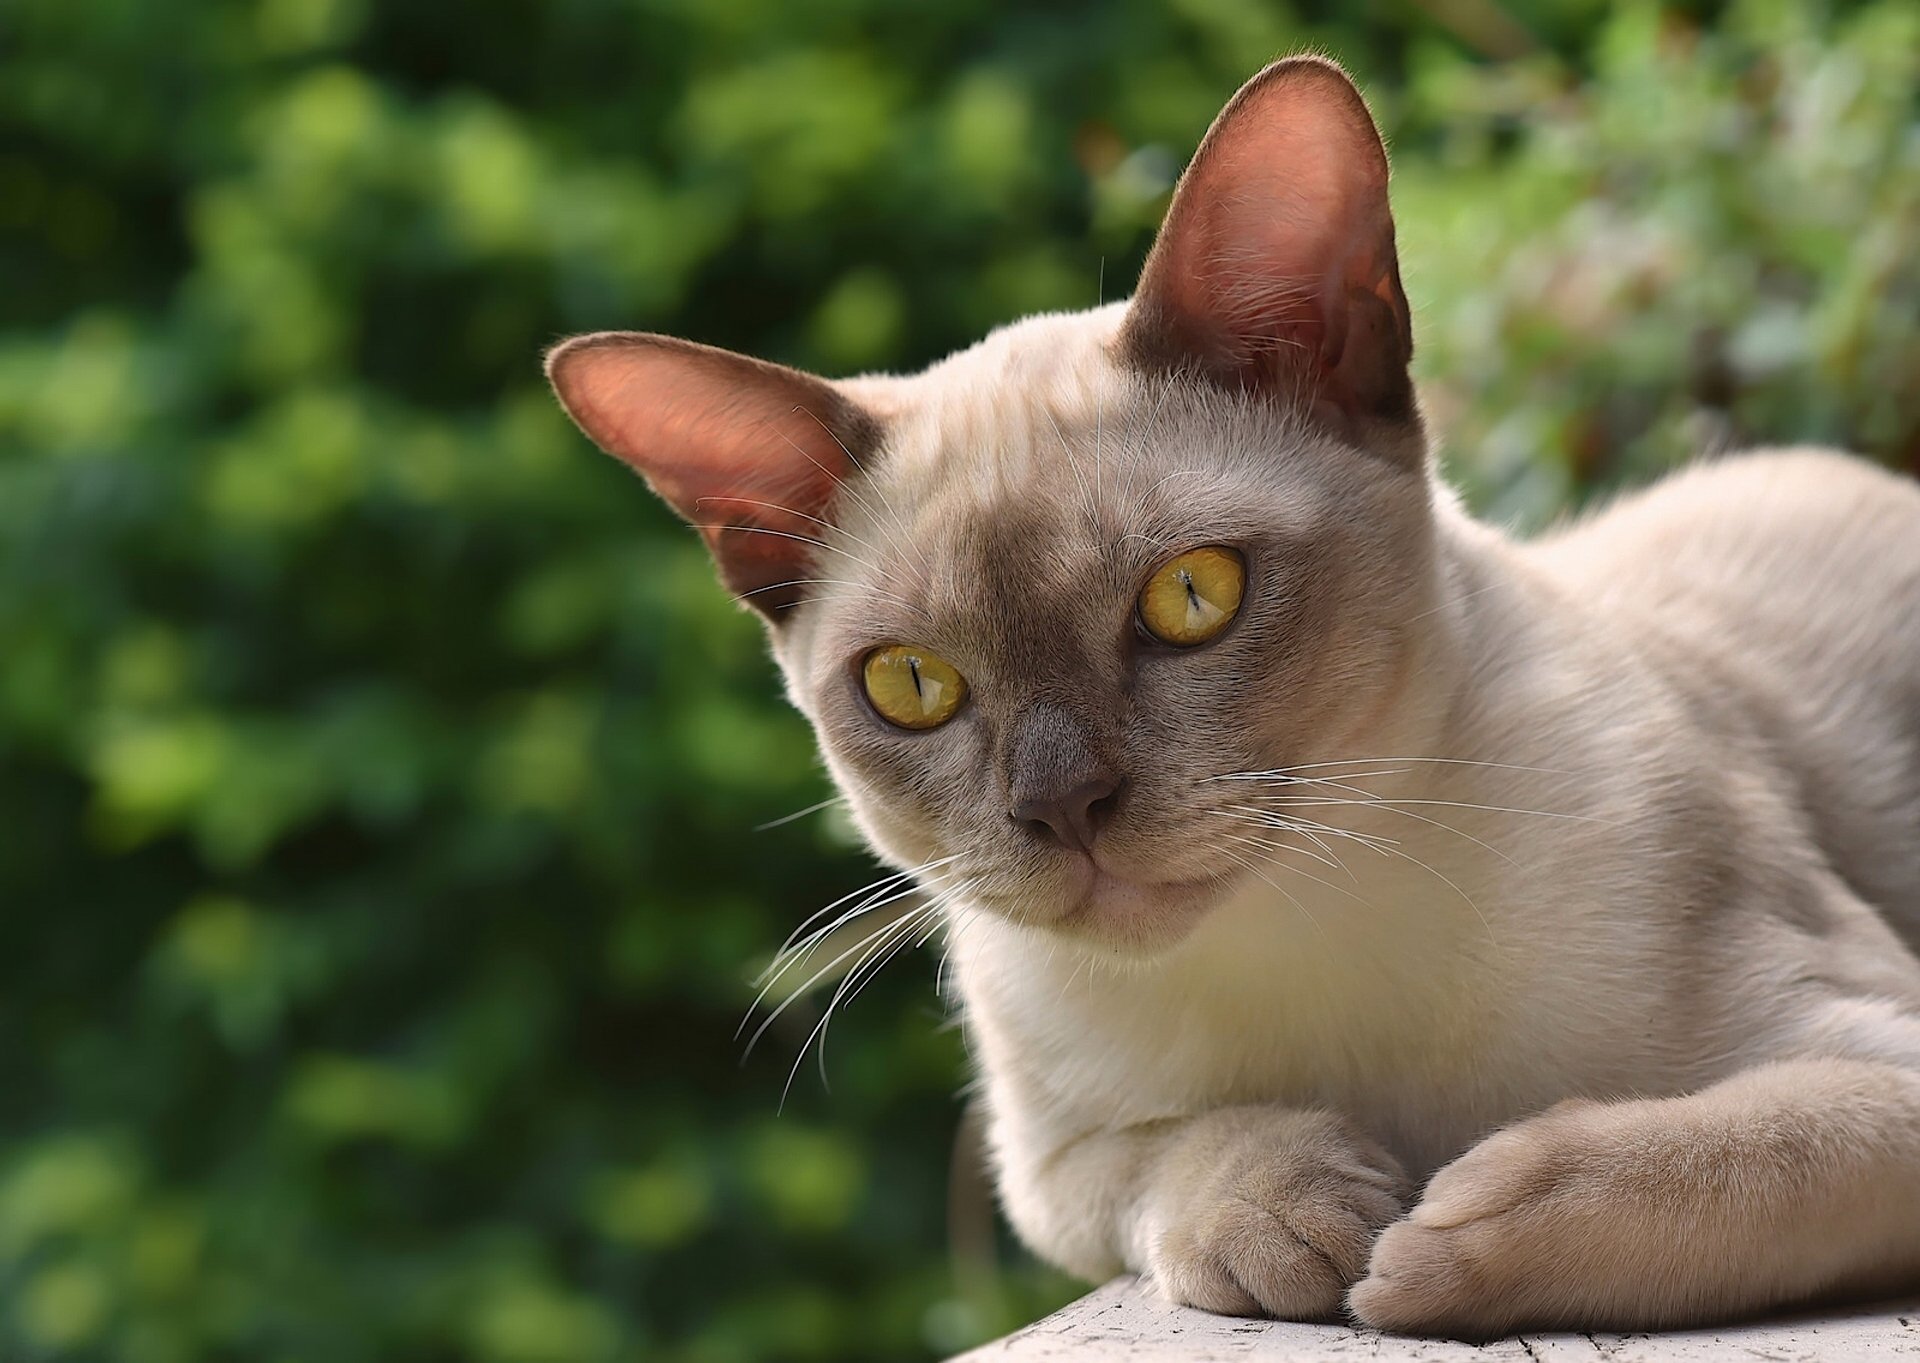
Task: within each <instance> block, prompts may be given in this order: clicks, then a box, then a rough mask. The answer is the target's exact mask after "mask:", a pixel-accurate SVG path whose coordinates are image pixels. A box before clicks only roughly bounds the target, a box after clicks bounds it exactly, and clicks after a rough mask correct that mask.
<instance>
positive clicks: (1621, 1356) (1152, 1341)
mask: <svg viewBox="0 0 1920 1363" xmlns="http://www.w3.org/2000/svg"><path fill="white" fill-rule="evenodd" d="M1363 1358H1364V1359H1383V1360H1406V1363H1469V1361H1470V1360H1493V1359H1499V1360H1511V1361H1512V1363H1575V1361H1576V1360H1598V1359H1605V1360H1613V1361H1614V1363H1683V1361H1684V1363H1708V1360H1718V1359H1767V1360H1775V1361H1776V1363H1802V1361H1803V1360H1804V1363H1868V1360H1873V1363H1879V1361H1880V1360H1886V1359H1920V1298H1915V1299H1910V1300H1905V1301H1901V1302H1896V1303H1892V1304H1889V1305H1881V1306H1867V1307H1858V1308H1841V1309H1838V1310H1833V1311H1826V1312H1820V1313H1815V1314H1805V1315H1795V1316H1781V1317H1777V1318H1775V1319H1772V1320H1764V1321H1758V1322H1756V1323H1754V1324H1750V1325H1735V1326H1726V1327H1722V1328H1720V1329H1712V1330H1676V1331H1672V1332H1669V1333H1665V1334H1652V1335H1644V1334H1629V1335H1611V1334H1592V1335H1585V1334H1537V1335H1521V1336H1519V1337H1517V1338H1513V1339H1500V1340H1495V1341H1494V1342H1493V1343H1491V1344H1486V1345H1473V1344H1458V1343H1454V1342H1452V1341H1449V1340H1425V1339H1402V1338H1398V1337H1395V1336H1393V1335H1383V1334H1380V1333H1379V1332H1378V1331H1375V1330H1353V1329H1348V1328H1347V1327H1346V1326H1343V1325H1299V1324H1295V1323H1293V1322H1290V1321H1273V1320H1237V1319H1234V1318H1232V1317H1229V1316H1213V1315H1208V1314H1207V1313H1206V1312H1204V1311H1195V1310H1192V1309H1190V1308H1188V1307H1182V1306H1172V1305H1169V1304H1168V1303H1167V1302H1165V1301H1164V1300H1162V1299H1161V1298H1159V1297H1158V1296H1157V1295H1155V1294H1154V1293H1152V1292H1150V1291H1147V1290H1144V1289H1142V1288H1141V1287H1140V1286H1139V1284H1138V1283H1137V1282H1136V1281H1135V1280H1134V1279H1133V1278H1116V1279H1114V1280H1113V1281H1112V1282H1110V1283H1108V1284H1107V1285H1106V1286H1105V1287H1102V1288H1099V1289H1098V1290H1096V1291H1094V1292H1091V1293H1089V1294H1088V1295H1086V1296H1084V1297H1082V1298H1081V1299H1080V1300H1079V1301H1077V1302H1074V1303H1073V1304H1072V1305H1071V1306H1068V1307H1065V1308H1064V1309H1062V1310H1059V1311H1056V1312H1054V1314H1052V1315H1051V1316H1048V1317H1047V1318H1046V1319H1045V1320H1042V1321H1037V1322H1035V1323H1034V1324H1032V1325H1029V1326H1028V1327H1027V1328H1026V1329H1024V1330H1021V1331H1018V1332H1017V1333H1015V1334H1011V1335H1008V1336H1007V1337H1006V1338H1005V1339H1002V1340H999V1341H997V1342H995V1343H993V1344H988V1345H984V1346H982V1347H981V1348H978V1349H975V1350H973V1351H972V1352H971V1353H967V1354H964V1355H962V1356H961V1357H960V1358H957V1359H954V1360H952V1361H951V1363H1094V1360H1102V1363H1104V1360H1109V1359H1115V1360H1120V1359H1135V1360H1145V1359H1154V1360H1165V1363H1229V1360H1238V1359H1259V1360H1264V1363H1283V1361H1284V1363H1321V1360H1328V1361H1329V1363H1332V1361H1333V1360H1339V1361H1340V1363H1349V1361H1350V1360H1355V1359H1363Z"/></svg>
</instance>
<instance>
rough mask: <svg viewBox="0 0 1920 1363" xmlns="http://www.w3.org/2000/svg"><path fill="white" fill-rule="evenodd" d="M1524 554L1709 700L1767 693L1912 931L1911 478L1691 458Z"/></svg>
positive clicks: (1729, 704) (1835, 461)
mask: <svg viewBox="0 0 1920 1363" xmlns="http://www.w3.org/2000/svg"><path fill="white" fill-rule="evenodd" d="M1525 554H1526V556H1527V557H1528V558H1529V559H1531V560H1532V561H1533V562H1535V563H1536V564H1537V565H1539V566H1540V567H1541V568H1543V569H1545V570H1546V571H1547V572H1548V573H1549V574H1550V575H1551V576H1552V577H1554V578H1555V579H1557V580H1558V581H1559V582H1561V583H1562V584H1563V585H1564V586H1566V587H1567V588H1568V589H1569V590H1570V592H1571V593H1572V594H1573V595H1574V597H1575V599H1578V600H1582V601H1585V602H1589V603H1591V604H1592V606H1593V607H1594V608H1595V609H1597V610H1599V611H1602V612H1604V613H1606V614H1607V615H1609V616H1611V617H1612V618H1613V619H1615V620H1617V621H1619V622H1621V623H1623V624H1625V625H1626V626H1627V627H1628V630H1629V631H1630V632H1631V633H1634V634H1637V635H1640V636H1642V637H1645V638H1647V639H1649V640H1658V641H1659V644H1660V648H1659V651H1660V653H1661V655H1662V656H1663V657H1665V658H1666V659H1667V660H1669V670H1670V672H1671V673H1672V674H1673V675H1674V676H1675V679H1676V683H1677V684H1679V685H1682V686H1687V687H1691V688H1693V689H1694V690H1695V692H1696V698H1697V699H1698V700H1699V702H1700V704H1701V706H1702V708H1703V709H1709V710H1711V709H1719V710H1723V711H1727V712H1732V711H1734V710H1736V709H1737V708H1739V704H1740V701H1741V700H1742V697H1740V696H1730V695H1725V694H1721V692H1724V690H1726V689H1729V688H1734V689H1738V690H1739V691H1741V692H1743V693H1747V695H1749V696H1751V697H1757V698H1759V701H1760V703H1762V704H1763V705H1764V706H1765V707H1766V708H1767V709H1769V710H1771V711H1773V712H1776V713H1779V714H1781V715H1783V716H1784V724H1783V729H1784V731H1785V733H1786V735H1787V737H1788V738H1789V740H1790V743H1789V745H1788V746H1790V747H1791V748H1793V749H1795V750H1797V751H1796V752H1795V753H1794V759H1793V760H1794V762H1795V765H1796V766H1797V768H1798V774H1799V775H1800V776H1801V778H1802V779H1803V781H1805V782H1806V791H1805V794H1806V796H1807V798H1808V801H1809V802H1810V803H1813V804H1815V805H1816V806H1817V808H1816V809H1815V811H1814V813H1815V817H1816V818H1817V819H1820V820H1822V821H1823V822H1826V823H1827V824H1828V827H1826V828H1825V829H1823V830H1822V833H1823V836H1822V841H1823V842H1824V843H1825V844H1826V845H1827V849H1828V851H1829V853H1830V855H1832V857H1833V859H1834V860H1835V862H1836V863H1837V864H1838V865H1840V867H1841V869H1842V871H1843V874H1846V875H1847V877H1848V879H1850V880H1853V881H1854V883H1855V884H1856V886H1858V887H1860V888H1862V890H1863V892H1867V893H1868V897H1869V898H1870V899H1873V900H1875V901H1877V902H1879V903H1880V904H1881V906H1882V907H1883V908H1886V909H1888V910H1890V911H1891V912H1892V913H1893V914H1894V916H1895V917H1896V918H1902V919H1904V920H1905V921H1904V922H1903V923H1902V926H1903V927H1904V928H1906V929H1907V931H1908V935H1909V937H1910V939H1913V938H1915V937H1920V839H1917V838H1915V836H1914V830H1915V828H1920V484H1917V483H1915V482H1914V481H1913V480H1911V479H1908V478H1904V477H1901V476H1899V475H1896V474H1893V473H1890V472H1888V471H1886V470H1884V469H1881V468H1878V467H1876V466H1874V465H1872V464H1868V463H1866V462H1865V461H1862V460H1859V459H1854V458H1851V457H1849V456H1846V455H1843V454H1837V453H1834V452H1831V451H1825V450H1815V449H1790V450H1778V451H1766V452H1760V453H1754V454H1746V455H1740V456H1737V457H1732V458H1726V459H1721V460H1716V461H1711V462H1704V463H1701V464H1697V465H1694V466H1692V467H1690V468H1688V469H1686V470H1685V471H1683V472H1680V473H1677V474H1675V475H1673V476H1671V477H1669V478H1667V479H1665V480H1664V481H1662V482H1660V483H1658V484H1656V485H1654V486H1653V487H1651V488H1649V489H1647V490H1645V491H1643V492H1640V493H1637V494H1634V495H1632V496H1630V497H1628V498H1625V499H1623V500H1622V501H1620V502H1619V503H1617V504H1615V505H1614V506H1612V507H1610V508H1608V509H1607V510H1605V511H1603V512H1601V513H1600V514H1599V515H1596V516H1594V517H1591V518H1590V519H1587V520H1584V521H1581V522H1579V523H1576V524H1574V525H1572V526H1570V527H1569V528H1567V529H1565V530H1562V531H1559V532H1557V533H1553V534H1550V535H1547V536H1545V537H1543V538H1542V539H1540V540H1539V541H1537V542H1536V543H1534V544H1532V545H1530V546H1528V547H1527V549H1526V550H1525Z"/></svg>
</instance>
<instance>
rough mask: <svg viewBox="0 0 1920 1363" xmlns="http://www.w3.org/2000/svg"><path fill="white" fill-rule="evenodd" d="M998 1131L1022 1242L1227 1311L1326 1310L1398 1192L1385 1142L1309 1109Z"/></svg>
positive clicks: (1400, 1179)
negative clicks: (1049, 1139) (1060, 1135)
mask: <svg viewBox="0 0 1920 1363" xmlns="http://www.w3.org/2000/svg"><path fill="white" fill-rule="evenodd" d="M998 1144H999V1146H1000V1148H999V1150H998V1152H997V1155H998V1160H999V1163H1000V1166H1001V1168H1000V1175H1001V1180H1000V1182H1001V1193H1002V1198H1003V1200H1004V1202H1005V1204H1006V1207H1007V1212H1008V1215H1009V1218H1010V1219H1011V1220H1012V1221H1013V1223H1014V1226H1015V1227H1016V1228H1017V1229H1018V1230H1019V1231H1020V1233H1021V1235H1022V1237H1023V1238H1024V1239H1025V1240H1026V1241H1027V1242H1028V1244H1029V1245H1031V1246H1032V1247H1033V1248H1034V1249H1035V1250H1037V1251H1038V1252H1040V1253H1041V1254H1043V1255H1045V1256H1046V1257H1048V1258H1050V1259H1052V1260H1053V1261H1054V1262H1056V1263H1058V1264H1060V1265H1061V1266H1062V1267H1065V1268H1067V1269H1069V1270H1070V1271H1072V1272H1075V1273H1078V1274H1080V1275H1082V1276H1085V1277H1088V1278H1093V1279H1097V1278H1100V1277H1102V1276H1105V1275H1107V1274H1110V1273H1112V1272H1113V1271H1115V1270H1116V1269H1117V1268H1119V1267H1122V1266H1124V1267H1126V1268H1129V1269H1132V1270H1133V1271H1135V1272H1137V1273H1141V1274H1143V1275H1146V1276H1148V1277H1150V1278H1151V1279H1152V1280H1153V1281H1154V1282H1155V1283H1157V1284H1158V1286H1159V1287H1160V1289H1161V1291H1163V1292H1164V1293H1165V1294H1166V1295H1167V1296H1168V1297H1170V1298H1171V1299H1172V1300H1174V1301H1176V1302H1179V1303H1182V1304H1184V1305H1190V1306H1198V1307H1201V1308H1203V1309H1205V1310H1208V1311H1218V1312H1222V1313H1225V1314H1228V1315H1249V1316H1259V1315H1271V1316H1280V1317H1286V1318H1294V1319H1313V1318H1326V1317H1330V1316H1333V1315H1335V1314H1337V1313H1338V1312H1339V1310H1340V1307H1341V1303H1342V1300H1343V1299H1344V1297H1345V1294H1346V1290H1347V1288H1348V1286H1349V1285H1350V1284H1352V1283H1353V1282H1354V1280H1355V1279H1357V1278H1359V1277H1360V1275H1361V1274H1362V1273H1364V1272H1365V1271H1366V1263H1367V1255H1368V1252H1369V1251H1370V1250H1371V1249H1372V1246H1373V1241H1374V1237H1375V1236H1376V1235H1378V1234H1379V1231H1380V1228H1381V1227H1383V1226H1385V1225H1386V1224H1388V1223H1389V1222H1390V1221H1392V1220H1393V1219H1394V1217H1396V1216H1398V1215H1399V1214H1400V1211H1401V1208H1402V1206H1403V1205H1404V1200H1405V1196H1406V1192H1407V1182H1406V1177H1405V1175H1404V1174H1403V1173H1402V1172H1401V1169H1400V1166H1399V1164H1398V1163H1396V1162H1395V1160H1394V1159H1393V1157H1392V1156H1391V1155H1389V1154H1388V1153H1387V1152H1386V1151H1385V1150H1383V1149H1381V1148H1380V1147H1379V1146H1378V1145H1376V1144H1375V1143H1374V1142H1372V1141H1370V1140H1368V1139H1367V1138H1366V1137H1364V1136H1362V1135H1361V1134H1360V1133H1359V1132H1357V1131H1356V1130H1354V1129H1353V1128H1352V1127H1351V1126H1350V1125H1349V1124H1347V1123H1346V1122H1344V1121H1342V1120H1341V1119H1339V1118H1337V1117H1334V1116H1332V1115H1330V1114H1328V1113H1323V1112H1302V1111H1295V1110H1290V1109H1285V1108H1279V1107H1264V1106H1250V1107H1233V1108H1221V1109H1216V1110H1214V1111H1211V1112H1205V1113H1201V1114H1199V1115H1197V1116H1194V1117H1189V1118H1184V1119H1178V1120H1170V1121H1165V1122H1153V1123H1148V1124H1144V1125H1140V1126H1132V1127H1127V1128H1124V1129H1121V1130H1116V1131H1099V1132H1093V1133H1089V1134H1086V1135H1082V1136H1080V1137H1078V1138H1077V1139H1074V1140H1072V1141H1069V1142H1066V1143H1064V1144H1062V1145H1060V1146H1059V1147H1058V1148H1055V1149H1052V1150H1050V1151H1044V1152H1043V1151H1041V1150H1040V1149H1038V1148H1036V1147H1035V1146H1034V1145H1032V1144H1031V1143H1029V1142H1021V1141H1013V1142H1007V1141H1001V1142H998Z"/></svg>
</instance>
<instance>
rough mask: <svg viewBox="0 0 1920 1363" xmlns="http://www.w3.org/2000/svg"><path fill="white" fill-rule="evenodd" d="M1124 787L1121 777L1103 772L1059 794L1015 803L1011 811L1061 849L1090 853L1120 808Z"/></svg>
mask: <svg viewBox="0 0 1920 1363" xmlns="http://www.w3.org/2000/svg"><path fill="white" fill-rule="evenodd" d="M1124 784H1126V783H1125V782H1124V781H1123V780H1122V779H1121V778H1120V777H1117V776H1113V775H1110V774H1108V773H1105V772H1102V773H1101V774H1099V775H1097V776H1093V777H1090V778H1088V779H1087V780H1084V781H1081V782H1078V783H1077V784H1075V785H1074V786H1072V787H1071V788H1070V789H1068V790H1065V791H1062V792H1060V793H1059V794H1055V795H1047V796H1038V797H1029V798H1028V799H1024V800H1018V801H1015V803H1014V806H1013V808H1012V809H1011V810H1010V811H1008V812H1009V814H1010V815H1011V816H1012V818H1013V819H1014V821H1015V822H1016V823H1021V824H1025V825H1026V826H1027V827H1029V828H1031V829H1032V830H1033V831H1034V832H1035V833H1037V834H1039V835H1040V836H1042V837H1048V838H1052V839H1053V840H1054V841H1055V842H1058V843H1059V844H1060V845H1061V846H1062V847H1070V848H1073V849H1075V850H1076V851H1081V852H1091V851H1092V850H1093V840H1094V838H1096V837H1097V836H1099V833H1100V830H1101V829H1102V828H1103V827H1105V825H1106V823H1107V821H1108V820H1109V819H1111V818H1112V817H1113V812H1114V810H1115V809H1117V808H1118V807H1119V805H1120V788H1121V787H1122V786H1123V785H1124Z"/></svg>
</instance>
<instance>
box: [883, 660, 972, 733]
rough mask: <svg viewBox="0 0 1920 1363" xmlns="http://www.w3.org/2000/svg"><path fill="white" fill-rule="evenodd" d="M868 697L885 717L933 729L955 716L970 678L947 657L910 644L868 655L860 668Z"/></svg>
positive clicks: (910, 726)
mask: <svg viewBox="0 0 1920 1363" xmlns="http://www.w3.org/2000/svg"><path fill="white" fill-rule="evenodd" d="M860 671H861V675H862V678H863V679H864V680H865V682H866V685H867V699H868V700H870V701H872V702H873V708H874V709H876V710H878V711H879V712H880V716H881V718H883V719H885V720H886V721H887V722H888V723H890V724H898V725H899V726H900V727H901V728H903V729H933V728H937V727H938V726H940V725H942V724H945V723H946V722H947V721H948V720H950V719H952V718H953V713H954V711H956V710H958V709H959V708H960V702H961V701H963V700H965V699H966V698H967V679H966V678H965V677H963V676H961V675H960V673H959V672H958V671H957V670H956V669H955V668H954V666H953V664H952V663H950V662H948V661H947V660H946V659H945V658H942V657H939V656H937V655H935V654H932V653H929V652H927V650H926V649H924V648H913V647H910V646H909V645H906V644H889V645H887V647H885V648H876V649H875V650H874V651H873V652H871V653H869V654H868V655H867V661H866V663H865V665H864V666H862V668H861V669H860Z"/></svg>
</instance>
